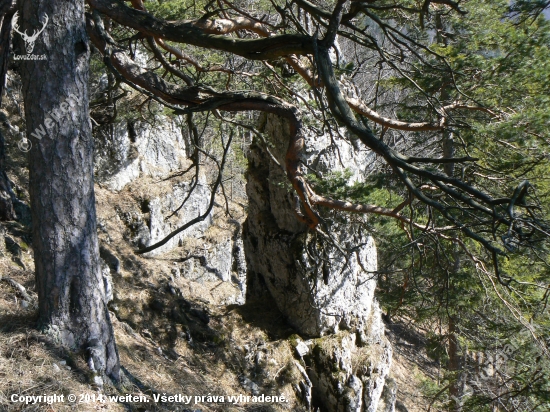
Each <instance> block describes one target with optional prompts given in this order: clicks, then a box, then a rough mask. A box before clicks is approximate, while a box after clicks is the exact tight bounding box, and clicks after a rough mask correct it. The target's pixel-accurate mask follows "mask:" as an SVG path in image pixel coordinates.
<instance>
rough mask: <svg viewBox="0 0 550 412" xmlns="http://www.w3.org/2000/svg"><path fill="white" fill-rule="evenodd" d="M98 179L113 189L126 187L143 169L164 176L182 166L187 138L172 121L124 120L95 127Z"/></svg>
mask: <svg viewBox="0 0 550 412" xmlns="http://www.w3.org/2000/svg"><path fill="white" fill-rule="evenodd" d="M94 135H95V138H96V141H97V143H96V148H95V159H94V160H95V161H94V165H95V166H94V169H95V175H96V181H97V182H99V183H101V184H103V185H105V186H106V187H107V188H108V189H110V190H113V191H119V190H122V189H123V188H124V187H125V186H126V185H127V184H128V183H130V182H132V181H134V180H135V179H137V178H138V177H139V176H140V173H142V174H144V175H148V176H153V177H163V176H165V175H166V174H167V173H169V172H172V171H175V170H178V169H180V168H181V166H182V164H183V161H184V160H185V158H186V152H185V140H184V137H183V135H182V133H181V130H180V129H179V128H178V127H177V125H176V124H175V123H174V122H172V121H168V119H166V121H162V122H158V124H156V125H155V126H154V127H153V126H151V125H150V124H149V123H144V122H126V121H123V122H120V123H115V124H110V125H105V126H101V127H99V128H96V129H95V130H94Z"/></svg>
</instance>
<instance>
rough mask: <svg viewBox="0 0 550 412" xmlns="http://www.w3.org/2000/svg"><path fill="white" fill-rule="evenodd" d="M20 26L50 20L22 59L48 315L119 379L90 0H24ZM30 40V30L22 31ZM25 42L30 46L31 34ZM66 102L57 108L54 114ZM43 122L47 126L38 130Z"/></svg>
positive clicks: (66, 340)
mask: <svg viewBox="0 0 550 412" xmlns="http://www.w3.org/2000/svg"><path fill="white" fill-rule="evenodd" d="M19 13H20V20H19V21H20V23H19V25H20V28H21V31H23V32H24V31H25V30H27V32H28V33H32V32H33V31H34V30H36V29H40V28H41V27H42V22H43V21H44V16H45V15H46V14H47V16H48V17H49V22H48V24H47V26H46V28H45V30H44V32H43V33H42V34H41V35H40V36H39V37H38V39H37V40H36V44H35V47H34V51H33V53H34V54H36V55H43V54H45V55H46V58H47V60H37V61H31V60H29V61H21V77H22V81H23V96H24V100H25V118H26V126H27V136H28V137H29V139H30V140H31V142H32V149H31V151H30V152H29V160H30V198H31V209H32V220H33V246H34V254H35V265H36V285H37V291H38V297H39V312H40V316H39V322H40V325H41V326H42V327H43V328H44V329H45V330H46V331H48V332H49V333H50V334H52V335H54V336H55V337H56V338H57V339H58V341H59V342H60V343H61V344H63V345H65V346H67V347H69V348H71V349H73V350H82V351H85V353H86V356H87V361H88V365H89V366H90V367H91V368H92V370H95V371H97V372H98V373H100V374H102V373H106V374H108V375H109V376H111V377H112V378H114V379H118V375H119V361H118V353H117V350H116V346H115V341H114V335H113V328H112V325H111V322H110V319H109V312H108V310H107V302H106V299H105V285H104V280H103V277H102V274H101V267H100V260H99V248H98V239H97V232H96V211H95V197H94V186H93V140H92V134H91V124H90V120H89V116H88V67H89V55H90V48H89V46H88V39H87V35H86V27H85V20H84V2H83V1H67V2H60V1H54V0H48V1H41V2H35V1H30V0H29V1H23V2H22V7H21V8H20V10H19ZM16 40H17V41H21V37H20V36H17V37H16ZM19 45H20V48H19V49H20V50H21V51H24V50H25V48H24V47H23V46H24V45H23V44H22V42H21V43H20V44H19ZM53 110H58V112H57V115H56V116H53V115H50V113H52V111H53ZM40 128H42V130H44V131H45V134H44V136H43V137H42V138H40V139H38V138H37V137H35V136H33V133H34V134H35V135H36V134H37V133H36V132H35V131H36V130H37V129H40Z"/></svg>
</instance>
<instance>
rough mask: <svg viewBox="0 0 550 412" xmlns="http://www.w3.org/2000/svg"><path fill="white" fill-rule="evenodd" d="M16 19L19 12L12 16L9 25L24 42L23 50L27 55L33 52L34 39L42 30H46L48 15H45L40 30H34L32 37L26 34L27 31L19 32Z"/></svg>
mask: <svg viewBox="0 0 550 412" xmlns="http://www.w3.org/2000/svg"><path fill="white" fill-rule="evenodd" d="M18 19H19V12H18V11H16V12H15V14H14V15H13V18H12V19H11V25H12V27H13V30H14V31H15V32H16V33H19V34H20V35H21V37H22V38H23V40H24V41H25V49H26V50H27V53H28V54H31V53H32V51H33V50H34V43H35V42H36V39H37V38H38V36H39V35H40V34H41V33H42V32H43V31H44V29H45V28H46V24H48V15H47V14H46V15H45V18H44V23H43V26H42V28H41V29H40V30H35V31H34V33H33V34H32V36H29V35H28V34H27V30H25V32H23V33H21V32H20V31H19V24H18V21H17V20H18Z"/></svg>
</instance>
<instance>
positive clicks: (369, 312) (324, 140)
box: [243, 117, 392, 412]
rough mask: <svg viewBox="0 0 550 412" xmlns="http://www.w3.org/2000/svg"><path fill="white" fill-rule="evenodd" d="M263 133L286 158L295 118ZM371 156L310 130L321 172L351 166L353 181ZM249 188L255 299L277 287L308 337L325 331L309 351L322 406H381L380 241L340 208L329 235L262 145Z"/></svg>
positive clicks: (246, 235)
mask: <svg viewBox="0 0 550 412" xmlns="http://www.w3.org/2000/svg"><path fill="white" fill-rule="evenodd" d="M264 132H265V133H266V134H267V135H268V136H269V137H270V140H271V144H270V146H269V150H270V152H271V153H272V155H273V156H274V157H275V158H276V159H277V160H278V161H279V163H280V164H284V156H285V152H286V146H287V144H288V140H287V139H285V138H284V137H285V136H289V132H288V129H287V124H286V122H285V121H284V120H282V119H279V118H276V117H268V118H267V121H266V123H265V126H264ZM369 158H370V155H369V153H366V152H358V150H357V149H356V148H355V147H353V145H350V144H349V143H346V142H337V143H336V144H333V141H332V140H331V139H330V138H329V137H327V136H307V138H306V150H305V153H304V157H303V159H302V161H303V163H305V164H306V165H308V166H310V167H312V168H315V169H316V170H317V171H318V172H320V173H327V172H329V171H342V170H344V169H345V168H349V169H350V171H351V176H352V181H353V180H354V181H360V180H362V179H363V176H364V173H365V170H366V169H367V168H368V166H369ZM247 195H248V198H249V213H248V218H247V220H246V222H245V225H244V231H243V240H244V246H245V252H246V258H247V266H248V285H247V287H248V289H247V298H250V299H253V298H258V297H260V296H261V295H262V293H269V294H270V295H271V296H272V297H273V298H274V300H275V301H276V302H277V305H278V307H279V309H280V310H281V312H283V314H284V315H285V316H286V318H287V319H288V321H289V322H290V323H291V324H292V325H293V326H294V327H295V328H296V329H297V330H298V331H299V332H300V333H301V334H302V335H305V336H309V337H317V339H315V340H314V341H315V342H316V345H315V346H314V348H313V349H312V350H311V353H309V354H307V355H305V356H304V361H305V362H306V364H307V366H308V369H307V370H308V374H309V377H310V378H311V382H312V383H313V386H312V388H313V394H312V396H313V400H314V401H313V402H314V404H318V405H325V407H326V410H327V411H354V412H362V411H368V412H376V410H377V407H378V404H379V400H380V397H381V394H382V390H383V388H384V383H385V378H386V376H387V375H388V373H389V368H390V364H391V353H392V352H391V346H390V345H389V342H388V341H387V339H386V338H385V336H384V324H383V322H382V319H381V312H380V309H379V307H378V304H377V303H376V301H375V300H374V290H375V288H376V280H375V278H374V272H376V270H377V260H376V247H375V244H374V241H373V239H372V238H371V237H370V236H369V234H368V233H365V232H364V231H363V230H362V228H361V227H360V226H358V225H354V224H351V223H350V222H347V221H346V220H345V217H341V216H340V217H339V216H338V215H336V214H333V213H332V212H326V213H325V214H324V217H325V218H326V221H327V227H324V232H325V234H326V235H321V234H319V233H312V232H311V231H308V230H307V228H306V227H305V225H304V224H302V223H300V222H299V221H298V219H297V217H296V215H295V211H294V209H295V205H296V203H295V199H294V198H293V195H292V191H291V190H290V188H289V185H288V183H287V178H286V175H285V172H284V170H282V168H281V167H280V166H279V165H277V164H276V163H275V162H274V161H273V160H271V158H270V156H269V155H268V154H267V150H266V148H265V147H260V145H258V144H256V145H253V146H252V147H251V151H250V155H249V169H248V182H247ZM329 237H330V238H329ZM319 337H320V338H319ZM354 359H355V360H357V359H360V361H354ZM306 386H307V385H306Z"/></svg>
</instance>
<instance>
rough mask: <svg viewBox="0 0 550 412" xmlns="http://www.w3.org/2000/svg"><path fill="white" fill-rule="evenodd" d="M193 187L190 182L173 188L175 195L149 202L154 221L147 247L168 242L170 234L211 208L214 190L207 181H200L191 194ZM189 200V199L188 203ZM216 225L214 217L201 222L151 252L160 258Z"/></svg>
mask: <svg viewBox="0 0 550 412" xmlns="http://www.w3.org/2000/svg"><path fill="white" fill-rule="evenodd" d="M190 190H191V185H190V184H189V183H181V184H176V185H174V186H173V187H172V192H171V193H167V194H165V195H164V196H162V197H156V198H154V199H152V200H151V201H150V202H149V210H150V212H149V213H150V219H149V225H148V228H149V233H147V237H148V239H147V240H145V244H146V246H149V245H152V244H155V243H156V242H158V241H160V240H162V239H164V237H165V236H166V235H168V234H169V233H171V232H172V231H174V230H175V229H177V228H179V227H181V226H182V225H184V224H185V223H187V222H188V221H190V220H191V219H193V218H195V217H197V216H199V215H202V214H203V213H204V212H205V211H206V209H207V208H208V203H209V200H210V189H209V188H208V186H207V185H206V182H205V181H204V180H202V181H199V183H198V184H197V186H196V187H195V189H194V190H193V191H192V192H191V194H190V195H189V191H190ZM186 199H187V200H186ZM184 200H186V201H185V204H184V205H183V207H182V208H181V209H180V210H179V211H178V212H177V213H176V215H175V216H174V217H172V218H170V219H168V220H167V219H166V217H167V216H168V215H169V214H170V211H172V210H176V209H178V208H179V207H180V206H181V205H182V203H183V202H184ZM211 224H212V216H211V215H210V216H207V217H206V218H205V219H204V220H203V221H202V222H199V223H197V224H195V225H193V226H191V227H189V228H188V229H186V230H184V231H183V232H181V233H179V234H178V235H177V236H175V237H173V238H172V239H170V240H169V241H168V243H166V244H165V245H163V246H161V247H160V248H158V249H155V250H154V251H152V252H149V254H150V255H158V254H160V253H164V252H166V251H168V250H170V249H173V248H174V247H176V246H177V245H178V243H179V242H180V241H181V240H182V239H184V238H186V237H193V236H200V235H202V234H203V233H204V231H205V230H206V229H207V228H208V227H209V226H210V225H211Z"/></svg>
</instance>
